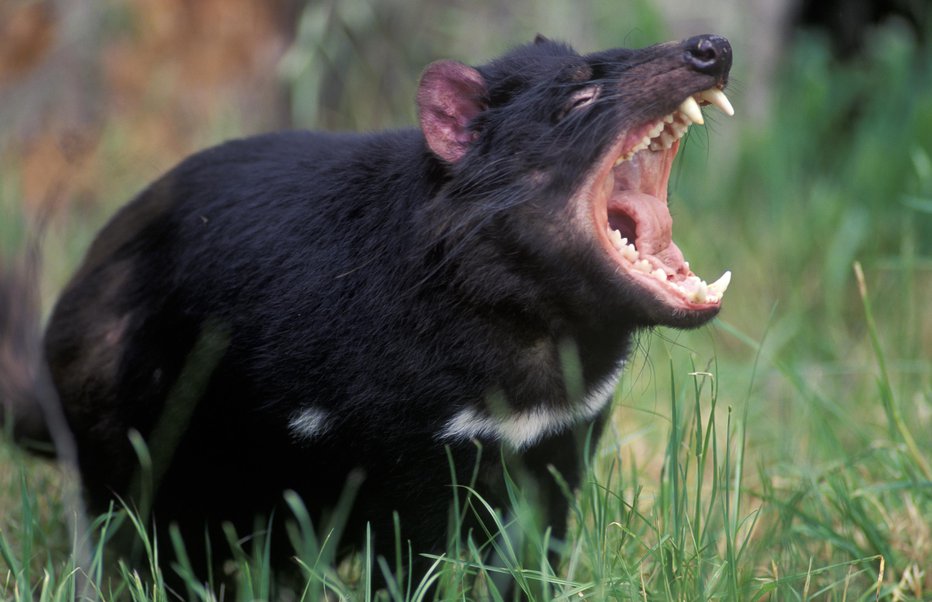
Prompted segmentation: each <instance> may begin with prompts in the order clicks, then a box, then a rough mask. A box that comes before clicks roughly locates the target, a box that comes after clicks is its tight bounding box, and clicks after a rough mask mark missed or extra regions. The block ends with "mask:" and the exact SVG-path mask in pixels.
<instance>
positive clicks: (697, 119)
mask: <svg viewBox="0 0 932 602" xmlns="http://www.w3.org/2000/svg"><path fill="white" fill-rule="evenodd" d="M680 111H681V112H682V113H683V114H684V115H686V116H687V117H689V119H690V120H691V121H692V122H693V123H698V124H699V125H702V124H703V123H705V121H703V119H702V109H700V108H699V103H698V102H696V99H695V98H693V97H692V96H688V97H686V100H684V101H683V102H682V103H680Z"/></svg>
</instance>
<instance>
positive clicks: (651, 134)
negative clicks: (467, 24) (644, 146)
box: [647, 121, 663, 138]
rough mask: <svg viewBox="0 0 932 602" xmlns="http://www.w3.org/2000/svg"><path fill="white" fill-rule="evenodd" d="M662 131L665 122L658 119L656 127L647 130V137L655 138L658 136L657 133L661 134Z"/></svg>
mask: <svg viewBox="0 0 932 602" xmlns="http://www.w3.org/2000/svg"><path fill="white" fill-rule="evenodd" d="M662 131H663V122H662V121H658V122H657V123H656V124H655V125H654V127H652V128H650V130H649V131H648V132H647V137H648V138H655V137H656V136H657V134H659V133H660V132H662Z"/></svg>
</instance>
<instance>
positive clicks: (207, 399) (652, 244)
mask: <svg viewBox="0 0 932 602" xmlns="http://www.w3.org/2000/svg"><path fill="white" fill-rule="evenodd" d="M731 63H732V51H731V47H730V45H729V44H728V42H727V40H725V39H724V38H722V37H719V36H714V35H702V36H697V37H693V38H690V39H688V40H685V41H682V42H678V43H667V44H660V45H656V46H651V47H648V48H644V49H639V50H629V49H613V50H606V51H603V52H596V53H593V54H586V55H581V54H579V53H577V52H575V51H574V50H573V49H571V48H570V47H568V46H566V45H564V44H562V43H557V42H553V41H550V40H547V39H544V38H542V37H539V38H538V39H537V40H535V41H534V42H533V43H532V44H528V45H526V46H522V47H519V48H517V49H515V50H513V51H511V52H509V53H508V54H505V55H504V56H502V57H500V58H497V59H495V60H492V61H491V62H489V63H487V64H485V65H482V66H480V67H475V68H474V67H469V66H466V65H464V64H461V63H458V62H454V61H439V62H436V63H433V64H431V65H430V66H428V67H427V69H426V70H425V71H424V73H423V76H422V78H421V81H420V85H419V88H418V91H417V107H418V111H419V121H420V128H419V129H414V128H412V129H405V130H399V131H391V132H383V133H376V134H336V133H312V132H298V131H294V132H286V133H276V134H270V135H262V136H257V137H252V138H246V139H242V140H235V141H232V142H228V143H226V144H223V145H221V146H218V147H215V148H212V149H209V150H206V151H203V152H200V153H198V154H196V155H194V156H192V157H189V158H188V159H186V160H184V161H183V162H182V163H181V164H180V165H178V166H177V167H175V168H174V169H172V170H171V171H170V172H168V173H167V174H166V175H164V176H163V177H161V178H160V179H159V180H158V181H156V182H155V183H153V184H152V185H151V186H149V187H148V188H147V189H146V190H144V191H143V192H142V193H141V194H140V195H139V196H138V197H136V198H135V199H134V200H133V201H131V202H130V203H129V204H128V205H126V206H125V207H124V208H123V209H121V210H120V211H119V212H118V213H117V214H116V215H115V217H113V219H112V220H111V221H110V223H109V224H108V225H107V226H106V227H105V228H104V229H103V231H102V232H101V233H100V235H99V236H98V237H97V239H96V240H95V241H94V243H93V244H92V246H91V248H90V250H89V251H88V253H87V256H86V258H85V259H84V262H83V264H82V265H81V267H80V269H79V270H78V272H77V274H76V275H75V276H74V278H73V279H72V280H71V282H70V283H69V284H68V285H67V287H66V289H65V290H64V292H63V294H62V295H61V298H60V299H59V300H58V303H57V304H56V306H55V309H54V312H53V313H52V315H51V318H50V320H49V322H48V326H47V330H46V334H45V343H44V354H45V362H47V366H48V368H49V374H50V375H51V379H52V381H53V382H54V386H55V389H56V390H57V394H58V397H59V398H60V404H61V408H62V410H63V412H64V415H65V417H66V419H67V423H68V425H69V426H70V428H71V430H72V431H73V434H74V438H75V441H76V444H77V449H78V460H79V464H80V469H81V474H82V477H83V483H84V487H85V491H86V495H87V499H88V502H89V505H90V508H91V510H93V511H95V512H99V511H104V510H106V509H107V508H108V505H109V504H110V503H111V502H112V501H113V500H114V499H116V498H118V499H121V500H124V501H128V502H130V503H131V504H133V505H136V506H142V505H145V504H146V502H144V501H143V500H141V499H139V497H140V496H141V495H142V493H146V492H148V491H149V489H150V487H147V486H146V484H145V482H146V480H147V479H148V480H149V481H151V483H152V485H151V489H152V492H151V493H152V497H151V511H152V516H153V519H154V521H155V524H157V525H160V526H165V525H167V524H170V523H175V524H177V525H178V526H179V527H180V529H181V532H182V534H184V535H186V536H188V537H187V539H188V541H191V540H194V541H197V540H202V539H203V533H204V528H205V527H204V526H205V523H206V524H207V526H208V527H209V528H212V527H216V526H217V525H219V524H220V523H221V522H224V521H229V522H232V523H233V524H234V525H236V526H237V528H238V529H240V531H241V532H243V531H248V530H250V529H251V527H252V526H253V524H254V520H255V518H256V517H257V516H267V515H268V514H269V513H270V512H272V511H273V510H274V509H275V508H276V507H281V500H282V493H283V491H285V490H293V491H295V492H297V493H298V494H299V495H300V496H301V498H302V499H303V500H304V502H305V503H306V505H307V507H308V509H309V510H310V512H311V516H312V517H313V518H315V519H318V520H319V519H320V516H321V513H323V512H326V511H327V509H328V508H332V507H333V506H334V505H335V504H336V503H337V499H338V497H339V495H340V492H341V491H342V490H343V489H344V486H345V484H346V482H347V478H348V476H349V475H359V477H360V478H361V485H360V486H359V490H358V492H357V495H356V497H355V503H354V505H353V511H352V514H351V515H350V519H349V523H348V531H347V532H348V533H356V532H358V531H359V530H360V529H361V528H363V526H364V525H365V524H366V522H367V521H368V522H369V523H371V529H372V533H373V534H374V537H375V541H376V542H377V543H378V542H394V536H395V524H394V518H393V512H397V516H398V518H399V519H400V525H401V533H402V536H403V538H404V539H406V540H409V541H410V542H411V544H412V549H414V550H415V551H423V550H437V549H438V548H442V547H443V544H444V541H445V537H446V524H447V519H448V505H449V502H450V499H451V495H452V488H451V483H452V482H453V481H454V479H455V480H456V481H457V482H459V483H470V482H472V483H474V485H475V488H476V489H477V490H478V491H479V493H481V494H482V495H484V496H487V497H488V499H490V500H497V499H499V498H498V497H497V496H498V494H499V492H500V487H501V483H502V457H503V455H508V456H514V457H517V458H520V459H521V462H522V464H523V467H524V468H525V469H526V471H527V473H528V474H530V475H531V477H532V478H535V477H536V479H537V481H538V489H539V491H540V492H541V497H542V498H543V505H544V506H545V507H546V509H547V512H548V514H547V516H548V521H549V523H550V524H551V525H552V526H553V527H554V530H555V532H556V533H557V534H559V533H561V532H562V530H563V529H564V523H565V512H566V508H567V500H566V499H565V497H564V495H563V494H562V493H561V489H560V488H559V487H558V486H557V484H556V481H555V479H554V477H553V474H552V472H551V467H552V468H554V469H556V472H558V473H559V474H560V475H562V478H563V479H564V480H565V481H566V483H568V484H569V485H570V486H573V485H575V484H576V483H577V482H578V478H579V458H580V450H578V449H577V448H578V447H580V445H579V437H578V433H579V431H580V429H588V428H594V430H595V431H596V432H597V431H598V423H599V422H600V421H601V420H602V419H603V418H604V414H605V412H604V411H605V408H606V405H607V401H608V399H609V398H610V395H611V393H612V391H613V388H614V386H615V384H616V382H617V379H618V377H619V373H620V370H621V368H622V365H623V364H624V361H625V358H626V356H627V355H628V352H629V349H630V347H631V340H632V337H633V335H635V333H637V332H638V331H639V330H641V329H644V328H649V327H651V326H655V325H666V326H672V327H677V328H691V327H695V326H699V325H701V324H704V323H706V322H708V321H709V320H710V319H711V318H712V317H713V316H714V315H715V314H716V313H717V312H718V310H719V307H720V303H721V298H722V294H723V293H724V292H725V288H726V287H727V285H728V280H729V277H730V275H729V273H727V272H726V273H725V275H724V276H723V277H722V278H721V279H719V280H717V281H716V282H714V283H712V284H707V283H706V282H705V281H703V280H702V279H700V278H699V277H698V276H696V275H695V274H693V272H692V271H691V270H690V268H689V264H688V263H687V262H686V261H685V260H684V258H683V255H682V253H681V252H680V250H679V249H678V248H677V246H676V244H674V243H673V241H672V239H671V225H672V219H671V216H670V212H669V211H668V208H667V203H666V197H667V180H668V177H669V174H670V169H671V165H672V163H673V158H674V156H675V155H676V152H677V149H678V146H679V143H680V142H679V141H680V138H681V137H682V136H683V135H684V133H685V132H686V130H687V128H688V126H690V125H691V124H693V123H700V124H701V123H702V122H703V117H702V112H701V109H700V105H704V104H711V105H714V106H716V107H718V108H719V109H721V110H722V111H723V112H725V113H728V114H731V112H732V109H731V106H730V104H729V102H728V100H727V98H726V97H725V95H724V94H723V92H722V89H723V88H724V86H725V84H726V82H727V79H728V72H729V69H730V67H731ZM132 433H138V434H139V435H141V438H142V439H143V440H144V441H145V442H146V444H147V447H148V450H149V454H150V455H151V470H149V471H148V472H147V471H141V470H140V469H139V467H140V462H139V453H138V451H139V450H138V447H139V446H138V445H135V446H134V445H133V444H131V439H132V437H131V436H130V435H131V434H132ZM480 449H481V450H482V451H481V453H480V451H479V450H480ZM140 492H142V493H140ZM388 545H394V544H393V543H390V544H388ZM163 547H164V546H163ZM383 549H384V548H383Z"/></svg>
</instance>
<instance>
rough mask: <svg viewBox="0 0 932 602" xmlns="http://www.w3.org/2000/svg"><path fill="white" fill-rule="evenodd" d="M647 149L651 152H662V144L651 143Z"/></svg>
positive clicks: (657, 142)
mask: <svg viewBox="0 0 932 602" xmlns="http://www.w3.org/2000/svg"><path fill="white" fill-rule="evenodd" d="M649 148H650V150H652V151H659V150H663V144H661V143H660V142H659V141H655V142H651V143H650V147H649Z"/></svg>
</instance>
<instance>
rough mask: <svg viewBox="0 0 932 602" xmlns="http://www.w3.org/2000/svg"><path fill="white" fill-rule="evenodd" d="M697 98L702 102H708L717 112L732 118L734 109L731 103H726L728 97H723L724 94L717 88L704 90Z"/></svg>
mask: <svg viewBox="0 0 932 602" xmlns="http://www.w3.org/2000/svg"><path fill="white" fill-rule="evenodd" d="M699 97H700V98H702V99H703V100H707V101H709V103H710V104H713V105H715V106H716V107H717V108H718V110H720V111H721V112H722V113H724V114H726V115H728V116H729V117H732V116H734V114H735V109H734V107H732V106H731V103H730V102H728V97H727V96H725V93H724V92H722V91H721V90H719V89H718V88H709V89H708V90H704V91H702V92H700V93H699Z"/></svg>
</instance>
